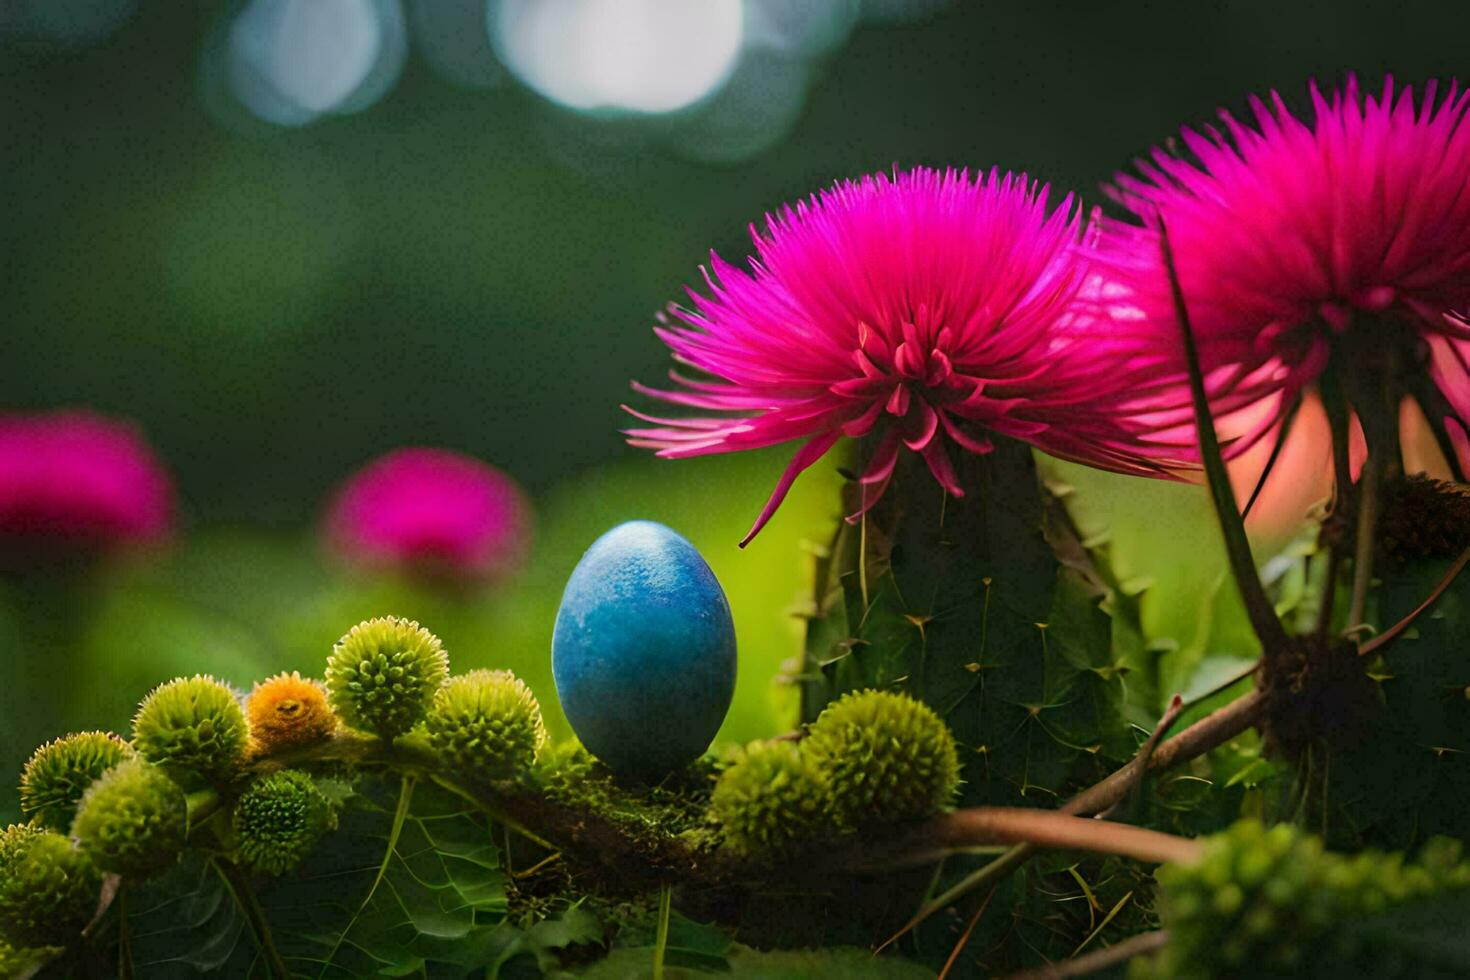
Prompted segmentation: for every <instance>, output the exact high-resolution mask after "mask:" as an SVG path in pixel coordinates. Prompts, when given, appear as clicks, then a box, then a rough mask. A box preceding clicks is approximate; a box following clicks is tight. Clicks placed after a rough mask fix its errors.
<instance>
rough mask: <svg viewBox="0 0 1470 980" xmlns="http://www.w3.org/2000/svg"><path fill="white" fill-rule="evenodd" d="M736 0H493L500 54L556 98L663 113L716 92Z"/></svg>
mask: <svg viewBox="0 0 1470 980" xmlns="http://www.w3.org/2000/svg"><path fill="white" fill-rule="evenodd" d="M744 14H745V11H744V8H743V5H742V4H741V3H740V0H700V2H698V3H689V2H687V0H491V2H490V18H489V28H490V31H491V36H492V39H493V40H494V42H495V47H496V50H497V51H498V52H499V54H500V56H501V58H502V60H504V61H505V63H506V64H507V65H508V66H509V67H510V69H511V71H513V72H514V73H515V74H516V76H517V77H518V78H520V79H521V81H523V82H525V83H526V84H527V85H529V86H530V87H531V88H532V89H534V90H536V91H537V92H539V93H540V94H541V95H543V96H545V97H546V98H548V99H551V100H552V101H554V102H558V103H560V104H562V105H564V106H567V107H568V108H572V109H580V110H583V111H594V110H604V111H607V110H611V111H615V112H616V111H622V112H634V113H664V112H674V111H676V110H679V109H684V108H686V107H688V106H691V105H693V104H695V103H696V102H698V101H699V100H701V99H703V98H705V97H707V96H709V95H711V94H712V93H714V92H715V91H716V90H717V89H718V88H719V87H720V85H722V84H723V83H724V82H725V81H726V80H727V79H728V78H729V76H730V74H731V73H732V72H733V71H734V69H735V63H736V60H737V58H738V57H739V54H740V48H741V40H742V37H743V33H744V19H745V18H744Z"/></svg>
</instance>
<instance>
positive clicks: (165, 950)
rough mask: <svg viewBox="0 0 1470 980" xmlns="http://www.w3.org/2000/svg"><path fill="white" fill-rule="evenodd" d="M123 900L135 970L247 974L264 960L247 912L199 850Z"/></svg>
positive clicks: (132, 889)
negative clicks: (259, 955) (259, 954)
mask: <svg viewBox="0 0 1470 980" xmlns="http://www.w3.org/2000/svg"><path fill="white" fill-rule="evenodd" d="M121 902H122V907H123V908H125V909H126V913H127V924H126V930H127V950H128V956H129V959H130V961H131V963H132V971H133V974H134V975H135V976H139V977H160V978H167V977H193V976H197V975H199V974H201V973H222V974H224V975H227V976H248V975H251V971H252V970H253V969H254V968H255V967H256V965H257V963H258V961H259V958H258V955H257V949H256V944H255V940H254V938H253V937H252V936H251V934H250V928H249V925H248V924H247V922H246V918H245V916H244V914H243V913H242V911H241V909H240V907H239V906H238V905H237V904H236V903H235V900H234V898H233V897H232V896H231V895H230V890H229V888H228V887H227V886H226V884H225V882H224V879H222V878H221V877H220V875H219V873H218V872H217V871H216V870H215V869H214V867H213V866H212V865H211V864H210V862H209V861H208V859H206V858H204V857H202V856H200V855H199V854H190V855H189V856H188V857H187V858H186V859H185V860H184V861H183V862H182V863H181V864H179V865H178V866H177V867H175V868H173V869H171V870H170V871H169V872H168V873H167V874H164V875H162V876H160V877H158V878H154V879H152V880H150V881H148V882H147V883H146V884H144V885H142V886H133V887H130V888H128V890H127V891H126V893H125V894H124V895H123V896H122V898H121Z"/></svg>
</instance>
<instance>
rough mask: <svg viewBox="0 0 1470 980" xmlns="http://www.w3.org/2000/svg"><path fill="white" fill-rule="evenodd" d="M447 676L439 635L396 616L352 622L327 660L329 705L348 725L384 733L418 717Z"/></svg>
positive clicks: (399, 731)
mask: <svg viewBox="0 0 1470 980" xmlns="http://www.w3.org/2000/svg"><path fill="white" fill-rule="evenodd" d="M448 676H449V657H448V655H447V654H445V652H444V647H443V645H442V644H441V643H440V642H439V638H438V637H437V636H435V635H434V634H433V633H430V632H429V631H428V630H426V629H424V628H423V627H422V626H420V625H419V624H418V623H415V622H414V621H412V620H409V619H399V618H398V617H396V616H384V617H382V618H380V619H370V620H368V621H366V622H363V623H358V624H357V625H356V626H354V627H353V628H352V629H351V630H350V631H349V632H348V633H347V635H346V636H344V637H342V639H340V640H338V641H337V644H336V646H334V647H333V648H332V655H331V657H329V658H328V660H327V690H328V698H329V700H330V701H331V704H332V708H333V709H334V710H336V712H337V714H338V715H340V716H341V717H342V720H343V721H345V722H346V723H347V724H349V725H351V726H352V727H353V728H356V729H359V730H361V731H365V732H372V733H374V734H376V735H379V736H381V737H383V738H389V739H391V738H396V737H397V736H399V735H402V734H403V733H404V732H407V731H408V730H409V729H410V728H412V727H413V726H414V725H416V724H418V723H419V722H420V721H422V720H423V718H424V715H425V713H426V712H427V711H428V707H429V703H430V701H431V700H433V697H434V695H435V694H436V693H438V691H439V688H440V687H442V686H443V685H444V680H445V678H446V677H448Z"/></svg>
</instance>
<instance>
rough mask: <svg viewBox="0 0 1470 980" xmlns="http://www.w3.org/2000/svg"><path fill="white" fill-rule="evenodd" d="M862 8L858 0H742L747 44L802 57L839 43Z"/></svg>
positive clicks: (825, 51) (821, 52) (819, 53)
mask: <svg viewBox="0 0 1470 980" xmlns="http://www.w3.org/2000/svg"><path fill="white" fill-rule="evenodd" d="M861 12H862V4H861V3H860V2H859V0H824V2H822V3H812V2H810V0H745V34H746V40H745V43H746V46H747V47H748V48H756V49H761V48H770V49H773V50H776V51H782V52H785V53H787V54H791V55H798V56H801V57H805V58H814V57H820V56H822V55H827V54H831V53H832V52H833V51H835V50H837V49H838V48H839V47H841V46H842V44H843V42H844V41H846V40H847V37H848V35H849V34H851V33H852V29H853V27H855V26H856V25H857V22H858V15H859V14H860V13H861Z"/></svg>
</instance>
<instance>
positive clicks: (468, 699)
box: [424, 670, 546, 780]
mask: <svg viewBox="0 0 1470 980" xmlns="http://www.w3.org/2000/svg"><path fill="white" fill-rule="evenodd" d="M424 727H425V729H427V731H428V736H429V744H430V745H431V746H433V747H434V749H435V751H437V752H439V753H440V755H442V756H443V758H444V761H445V762H447V763H448V764H449V765H450V766H452V767H453V769H454V770H455V771H456V772H462V773H464V774H465V775H467V776H469V777H471V778H474V779H478V780H485V779H508V778H514V777H518V776H524V775H527V774H528V773H529V772H530V771H531V767H532V766H533V765H534V764H535V762H536V754H537V753H538V752H539V751H540V750H541V747H542V746H543V745H544V744H545V743H546V726H545V725H544V724H543V723H542V721H541V706H540V705H538V704H537V703H536V696H535V695H534V694H532V693H531V689H530V688H529V687H527V686H526V684H525V682H523V681H522V680H520V679H519V678H518V677H516V675H515V674H513V673H511V672H510V671H508V670H472V671H470V672H469V673H468V674H464V675H462V676H460V677H452V678H450V680H449V682H448V683H447V684H445V685H444V686H443V687H441V688H440V689H439V692H438V693H437V694H435V695H434V701H433V703H432V704H431V705H430V707H429V714H428V717H427V718H426V719H425V722H424Z"/></svg>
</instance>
